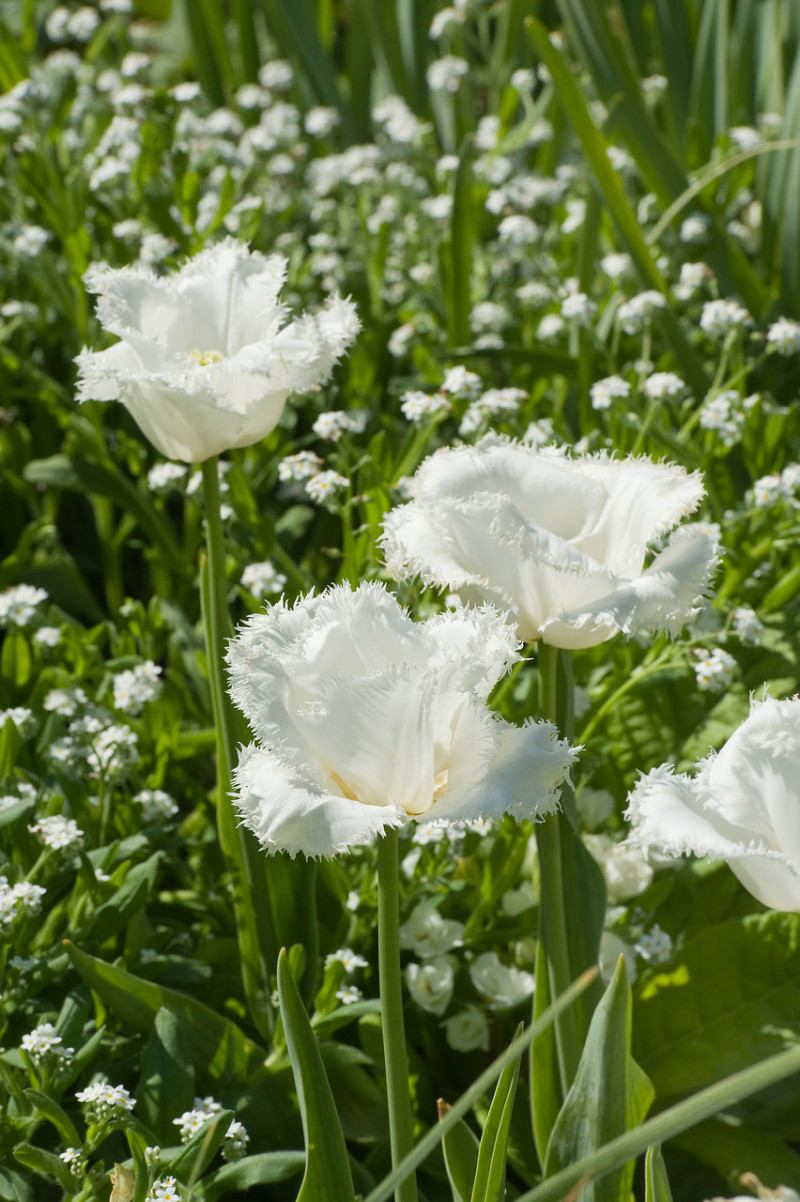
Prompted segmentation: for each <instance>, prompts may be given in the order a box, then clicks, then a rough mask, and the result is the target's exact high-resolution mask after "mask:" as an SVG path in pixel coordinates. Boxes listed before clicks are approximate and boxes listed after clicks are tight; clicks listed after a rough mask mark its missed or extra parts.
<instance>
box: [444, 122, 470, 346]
mask: <svg viewBox="0 0 800 1202" xmlns="http://www.w3.org/2000/svg"><path fill="white" fill-rule="evenodd" d="M474 225H475V221H474V216H473V212H472V139H471V138H465V139H464V141H463V143H462V145H461V153H460V155H459V159H458V169H457V171H456V179H455V186H454V193H453V215H452V220H451V223H450V271H449V277H450V278H449V283H450V339H451V342H452V345H453V346H465V345H466V344H467V343H468V342H469V340H470V326H469V315H470V310H471V308H472V302H471V284H472V231H473V229H474Z"/></svg>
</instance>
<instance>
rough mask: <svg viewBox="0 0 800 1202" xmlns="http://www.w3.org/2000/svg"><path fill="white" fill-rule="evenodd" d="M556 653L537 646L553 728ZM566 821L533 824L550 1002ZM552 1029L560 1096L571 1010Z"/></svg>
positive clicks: (565, 956) (569, 1067)
mask: <svg viewBox="0 0 800 1202" xmlns="http://www.w3.org/2000/svg"><path fill="white" fill-rule="evenodd" d="M559 655H560V651H559V649H558V647H549V646H547V644H545V643H540V644H539V710H540V713H541V716H542V717H543V718H546V719H548V720H549V721H550V722H554V723H556V724H557V714H558V660H559ZM568 821H569V819H568V818H567V817H566V815H565V814H563V813H559V814H551V815H550V816H549V817H548V818H545V820H544V822H539V823H537V824H536V847H537V849H538V853H539V880H540V901H539V938H540V939H541V940H542V941H543V943H544V947H545V955H546V959H547V968H548V974H549V977H550V996H551V997H552V998H553V999H554V1000H555V999H556V998H559V997H560V996H561V994H562V993H564V992H565V991H566V990H567V989H568V988H569V986H570V985H571V984H572V971H571V968H570V962H569V941H568V938H567V913H566V898H565V897H564V876H563V860H562V850H561V823H562V822H568ZM555 1030H556V1051H557V1055H558V1069H559V1076H560V1078H561V1088H562V1094H563V1096H564V1097H566V1094H567V1091H568V1090H569V1087H570V1085H571V1084H572V1081H573V1079H574V1076H575V1070H576V1069H577V1067H578V1060H579V1059H580V1041H579V1039H578V1030H577V1026H576V1020H575V1011H574V1009H569V1010H565V1011H564V1012H563V1013H562V1014H560V1015H559V1016H558V1018H557V1019H556V1023H555Z"/></svg>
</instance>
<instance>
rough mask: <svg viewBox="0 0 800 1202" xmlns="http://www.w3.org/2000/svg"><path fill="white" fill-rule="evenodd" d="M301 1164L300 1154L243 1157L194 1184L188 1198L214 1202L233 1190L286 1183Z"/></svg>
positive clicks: (263, 1153) (296, 1173)
mask: <svg viewBox="0 0 800 1202" xmlns="http://www.w3.org/2000/svg"><path fill="white" fill-rule="evenodd" d="M305 1161H306V1158H305V1153H304V1152H261V1153H260V1154H259V1155H258V1156H246V1157H245V1158H244V1160H238V1161H236V1163H235V1164H225V1165H222V1167H221V1168H219V1169H217V1170H216V1172H214V1173H209V1174H208V1175H207V1176H205V1177H204V1178H203V1180H202V1181H198V1183H197V1185H195V1187H194V1190H193V1192H192V1197H193V1198H195V1199H196V1202H217V1199H218V1198H224V1197H225V1196H226V1194H228V1193H229V1192H233V1191H234V1190H244V1189H249V1188H250V1187H251V1186H253V1185H272V1184H276V1183H277V1182H279V1181H288V1180H290V1178H292V1177H296V1176H297V1175H298V1173H300V1172H302V1169H303V1165H304V1164H305Z"/></svg>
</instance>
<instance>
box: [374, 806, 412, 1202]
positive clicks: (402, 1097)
mask: <svg viewBox="0 0 800 1202" xmlns="http://www.w3.org/2000/svg"><path fill="white" fill-rule="evenodd" d="M397 846H398V836H397V831H396V830H390V831H387V833H386V834H385V835H384V836H383V838H382V839H381V840H380V841H379V843H378V979H379V982H380V994H381V1023H382V1027H383V1054H384V1058H385V1061H386V1092H387V1095H388V1100H389V1139H390V1143H391V1148H392V1168H393V1169H396V1168H397V1166H398V1164H399V1163H400V1161H401V1160H403V1158H404V1157H405V1156H407V1155H408V1154H409V1152H410V1151H411V1149H412V1147H413V1143H414V1127H413V1121H412V1118H411V1095H410V1093H409V1089H408V1055H407V1053H406V1039H405V1031H404V1027H403V991H402V980H401V976H400V904H399V897H398V872H399V869H398V851H397ZM394 1196H395V1202H417V1183H416V1178H415V1176H414V1175H413V1174H411V1175H410V1176H409V1177H407V1178H406V1179H405V1181H403V1182H402V1183H401V1184H400V1185H398V1186H397V1188H396V1190H395V1193H394Z"/></svg>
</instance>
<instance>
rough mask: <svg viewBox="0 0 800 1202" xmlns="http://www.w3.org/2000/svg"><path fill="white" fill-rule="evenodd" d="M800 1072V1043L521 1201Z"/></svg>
mask: <svg viewBox="0 0 800 1202" xmlns="http://www.w3.org/2000/svg"><path fill="white" fill-rule="evenodd" d="M798 1072H800V1047H798V1048H792V1049H791V1050H790V1051H788V1052H782V1053H781V1054H780V1055H779V1056H772V1057H770V1059H769V1060H764V1061H762V1063H761V1064H756V1065H753V1066H752V1067H751V1068H749V1069H745V1070H744V1072H741V1073H734V1075H733V1076H731V1077H727V1078H726V1079H725V1080H724V1081H720V1082H718V1083H717V1084H716V1085H711V1086H709V1088H708V1089H704V1090H701V1091H700V1093H697V1094H695V1095H694V1096H693V1097H691V1098H686V1099H685V1100H684V1101H683V1102H678V1104H677V1105H675V1106H672V1107H670V1109H669V1110H665V1111H663V1112H662V1113H661V1114H659V1115H656V1117H655V1118H651V1119H648V1120H647V1122H645V1123H642V1124H641V1126H639V1127H636V1128H635V1129H634V1130H633V1131H626V1133H625V1134H624V1135H620V1136H618V1138H617V1139H614V1140H612V1141H611V1143H609V1144H606V1145H605V1146H604V1147H602V1148H600V1150H599V1151H597V1152H592V1153H590V1154H589V1155H588V1156H582V1157H581V1158H580V1160H577V1161H575V1162H574V1163H573V1164H571V1165H569V1166H568V1167H567V1168H565V1169H562V1170H561V1172H559V1173H556V1174H555V1175H554V1176H553V1177H548V1178H547V1180H546V1181H543V1182H542V1183H541V1185H537V1186H536V1188H535V1189H532V1190H528V1192H527V1193H524V1194H521V1195H520V1197H519V1198H518V1199H517V1202H560V1200H561V1199H562V1198H564V1197H565V1196H566V1195H567V1194H568V1193H569V1192H570V1191H571V1190H572V1189H573V1188H574V1186H576V1185H577V1184H578V1182H582V1183H583V1188H585V1187H586V1185H587V1184H588V1183H589V1182H591V1181H593V1180H595V1179H596V1178H602V1177H603V1176H605V1174H607V1173H611V1172H614V1171H615V1170H616V1169H619V1168H621V1167H622V1166H623V1165H624V1164H625V1163H626V1162H627V1161H629V1160H632V1159H634V1157H636V1156H640V1155H641V1154H642V1153H643V1152H646V1151H647V1149H648V1148H649V1147H650V1145H651V1144H654V1143H663V1142H664V1141H666V1140H668V1139H673V1138H674V1137H675V1136H676V1135H680V1134H681V1132H683V1131H686V1130H687V1129H688V1128H689V1127H693V1126H695V1125H696V1124H697V1123H700V1122H702V1121H703V1120H704V1119H707V1118H710V1117H711V1116H712V1115H714V1114H718V1113H719V1112H720V1111H722V1110H726V1109H729V1108H730V1107H732V1106H735V1105H736V1103H737V1102H741V1101H742V1099H743V1098H747V1097H750V1095H751V1094H754V1093H758V1092H759V1090H762V1089H767V1088H768V1087H769V1086H770V1085H774V1084H776V1082H778V1081H783V1080H784V1079H785V1078H786V1077H791V1076H793V1075H794V1074H795V1073H798ZM382 1199H383V1195H381V1199H380V1202H382ZM367 1202H379V1199H378V1198H377V1197H376V1198H374V1199H373V1198H372V1197H370V1198H369V1199H367Z"/></svg>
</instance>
